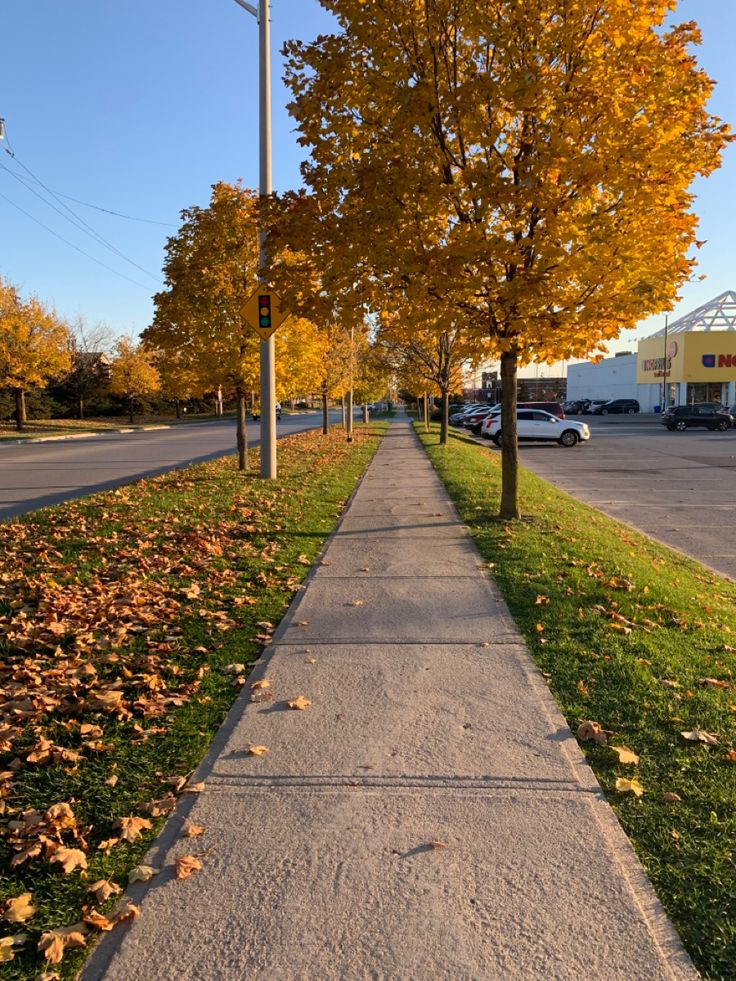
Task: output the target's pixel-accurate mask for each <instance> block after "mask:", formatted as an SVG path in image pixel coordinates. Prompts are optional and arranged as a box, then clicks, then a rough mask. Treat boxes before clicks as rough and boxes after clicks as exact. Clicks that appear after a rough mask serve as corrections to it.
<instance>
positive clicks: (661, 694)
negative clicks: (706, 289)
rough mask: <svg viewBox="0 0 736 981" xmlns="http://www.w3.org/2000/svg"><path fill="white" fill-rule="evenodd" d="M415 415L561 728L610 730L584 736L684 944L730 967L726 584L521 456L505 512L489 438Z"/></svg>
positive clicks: (732, 896) (731, 648) (734, 884)
mask: <svg viewBox="0 0 736 981" xmlns="http://www.w3.org/2000/svg"><path fill="white" fill-rule="evenodd" d="M415 428H416V431H417V434H418V436H419V438H420V440H421V441H422V443H423V444H424V446H425V449H426V451H427V453H428V455H429V458H430V459H431V461H432V463H433V464H434V466H435V468H436V470H437V471H438V473H439V475H440V477H441V478H442V480H443V481H444V483H445V486H446V487H447V490H448V492H449V494H450V496H451V497H452V499H453V501H454V502H455V505H456V506H457V508H458V511H459V513H460V516H461V517H462V519H463V521H464V522H466V524H467V526H468V528H469V530H470V533H471V535H472V536H473V539H474V540H475V543H476V546H477V547H478V549H479V551H480V553H481V555H482V556H483V558H484V559H485V560H487V561H488V565H489V567H490V568H491V569H492V572H493V575H494V577H495V579H496V582H497V583H498V585H499V587H500V589H501V591H502V593H503V596H504V598H505V600H506V602H507V603H508V606H509V608H510V610H511V614H512V616H513V618H514V620H515V621H516V624H517V625H518V627H519V629H520V630H521V632H522V634H523V635H524V638H525V640H526V642H527V644H528V646H529V650H530V651H531V653H532V656H533V657H534V659H535V660H536V662H537V664H538V665H539V667H540V669H541V671H542V672H543V673H544V676H545V678H546V679H547V681H548V684H549V686H550V689H551V690H552V692H553V694H554V696H555V698H556V700H557V703H558V705H559V707H560V709H561V711H562V713H563V715H564V716H565V718H566V719H567V722H568V724H569V725H570V727H571V728H572V730H573V732H576V731H577V730H578V727H579V726H580V725H581V723H583V722H585V721H589V720H592V721H594V722H597V723H598V724H599V725H600V726H601V728H602V729H603V730H606V731H607V733H608V740H607V745H603V744H601V745H598V744H596V743H595V742H593V741H584V742H581V748H582V750H583V752H584V753H585V755H586V757H587V759H588V762H589V763H590V765H591V766H592V767H593V770H594V771H595V774H596V777H597V778H598V780H599V782H600V784H601V786H602V787H603V789H604V791H605V793H606V795H607V797H608V799H609V801H610V803H611V805H612V806H613V808H614V810H615V812H616V814H617V816H618V819H619V821H620V822H621V824H622V825H623V827H624V829H625V831H626V833H627V834H628V836H629V838H630V840H631V842H632V843H633V845H634V848H635V849H636V851H637V853H638V855H639V858H640V859H641V861H642V863H643V865H644V866H645V868H646V870H647V872H648V874H649V876H650V878H651V880H652V882H653V883H654V886H655V889H656V891H657V895H658V896H659V898H660V900H661V901H662V903H663V905H664V906H665V908H666V910H667V912H668V914H669V916H670V917H671V919H672V921H673V922H674V924H675V926H676V928H677V930H678V932H679V934H680V936H681V937H682V940H683V943H684V944H685V947H686V948H687V950H688V952H689V953H690V956H691V957H692V959H693V961H694V962H695V964H696V965H697V967H698V968H699V970H700V971H701V972H702V973H703V975H704V977H706V978H710V979H733V978H734V977H735V976H736V973H735V972H736V968H735V967H734V965H736V916H734V907H735V903H736V854H735V849H736V806H735V805H736V690H734V671H735V670H736V585H735V584H734V583H732V582H731V581H730V580H727V579H724V578H721V577H720V576H718V575H717V574H716V573H714V572H712V571H710V570H709V569H706V568H705V567H704V566H702V565H700V564H699V563H698V562H696V561H694V560H691V559H689V558H687V557H685V556H683V555H681V554H679V553H677V552H675V551H673V550H672V549H669V548H667V547H666V546H664V545H660V544H658V543H656V542H654V541H653V540H651V539H649V538H647V537H646V536H645V535H642V534H639V533H638V532H636V531H633V530H632V529H631V528H629V527H628V526H625V525H623V524H620V523H619V522H617V521H615V520H613V519H612V518H609V517H607V516H606V515H604V514H602V513H601V512H599V511H596V510H595V509H594V508H591V507H589V506H588V505H586V504H582V503H580V502H578V501H576V500H574V499H573V498H571V497H569V496H568V495H567V494H565V493H563V492H562V491H559V490H557V489H556V488H555V487H553V486H552V485H550V484H548V483H546V482H545V481H543V480H541V479H540V478H539V477H537V476H536V475H534V474H533V473H530V472H529V471H527V470H523V469H522V471H521V500H522V510H523V512H524V518H523V519H522V520H521V521H514V522H505V521H501V520H500V519H499V518H498V517H496V515H497V513H498V507H499V501H500V490H501V467H500V454H499V453H498V452H496V451H494V450H491V449H490V448H489V449H486V448H485V447H482V446H479V445H478V444H477V443H476V442H474V441H472V440H470V439H468V438H467V437H466V436H464V435H461V434H458V433H451V435H450V440H449V443H448V445H447V446H444V447H443V446H440V445H439V443H438V427H437V426H433V429H432V432H430V433H429V434H425V433H424V432H423V426H420V425H418V424H415ZM555 451H556V450H552V452H555ZM559 452H563V453H573V454H574V453H575V452H579V451H578V450H568V449H564V450H563V449H560V450H559ZM729 533H730V532H729ZM683 732H687V733H689V734H691V736H692V737H694V738H691V739H687V738H685V737H684V736H683V735H682V733H683ZM696 733H697V734H698V735H695V734H696ZM706 738H707V740H708V741H705V742H704V741H701V739H706ZM611 746H619V747H621V746H623V747H627V748H628V749H630V750H632V751H633V752H634V753H635V754H637V755H638V756H639V758H640V759H639V762H638V764H636V765H632V764H627V765H624V764H622V763H620V762H619V759H618V754H616V753H615V752H614V751H613V750H612V749H611ZM632 779H635V780H637V781H638V782H639V783H640V784H641V787H643V790H644V793H643V794H642V795H641V796H639V797H637V796H636V794H635V792H632V791H631V790H629V791H625V790H623V789H622V788H625V787H626V786H627V785H626V784H619V790H617V787H616V784H617V780H626V781H630V780H632ZM591 915H592V916H605V910H591Z"/></svg>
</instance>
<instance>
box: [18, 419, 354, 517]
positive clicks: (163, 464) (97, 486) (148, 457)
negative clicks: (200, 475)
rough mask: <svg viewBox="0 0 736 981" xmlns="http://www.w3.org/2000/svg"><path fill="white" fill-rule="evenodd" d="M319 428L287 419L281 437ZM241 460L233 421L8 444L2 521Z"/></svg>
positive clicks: (252, 434)
mask: <svg viewBox="0 0 736 981" xmlns="http://www.w3.org/2000/svg"><path fill="white" fill-rule="evenodd" d="M334 418H336V416H335V414H334V413H333V421H334ZM321 425H322V416H321V414H320V413H318V412H304V413H295V414H293V415H292V414H288V415H287V414H285V415H284V416H282V418H281V421H280V422H279V423H278V424H277V433H278V435H279V436H285V435H289V434H291V433H296V432H302V431H304V430H305V429H314V428H316V427H318V426H321ZM247 431H248V440H249V443H250V445H251V446H257V445H259V443H260V425H259V423H255V422H252V421H251V422H249V423H248V426H247ZM235 452H236V450H235V420H234V419H220V420H213V421H212V422H207V423H193V424H191V425H186V424H184V425H177V426H171V427H162V428H158V429H148V430H134V431H132V432H120V433H117V432H106V433H99V434H98V435H95V436H88V437H85V438H83V439H79V438H76V439H64V440H48V441H45V440H43V441H42V440H24V441H21V442H10V441H3V442H0V521H3V520H7V519H8V518H13V517H16V516H17V515H20V514H25V513H27V512H28V511H35V510H37V509H38V508H41V507H48V506H49V505H52V504H59V503H60V502H61V501H68V500H71V499H73V498H77V497H83V496H85V495H87V494H94V493H96V492H97V491H103V490H111V489H112V488H114V487H119V486H120V485H121V484H126V483H129V482H130V481H132V480H137V479H139V478H141V477H153V476H155V475H156V474H159V473H165V472H166V471H167V470H174V469H175V468H176V467H185V466H189V465H190V464H193V463H202V462H204V461H205V460H213V459H216V458H217V457H220V456H227V455H228V454H230V453H235Z"/></svg>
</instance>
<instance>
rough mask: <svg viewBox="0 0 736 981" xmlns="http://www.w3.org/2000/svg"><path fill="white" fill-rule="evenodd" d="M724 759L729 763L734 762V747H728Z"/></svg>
mask: <svg viewBox="0 0 736 981" xmlns="http://www.w3.org/2000/svg"><path fill="white" fill-rule="evenodd" d="M726 759H727V760H728V762H729V763H736V749H730V750H729V751H728V752H727V753H726Z"/></svg>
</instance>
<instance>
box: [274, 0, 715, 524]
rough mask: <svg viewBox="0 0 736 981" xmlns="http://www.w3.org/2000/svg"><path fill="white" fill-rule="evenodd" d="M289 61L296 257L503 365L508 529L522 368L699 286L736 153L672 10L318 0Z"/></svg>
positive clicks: (687, 34) (514, 498)
mask: <svg viewBox="0 0 736 981" xmlns="http://www.w3.org/2000/svg"><path fill="white" fill-rule="evenodd" d="M322 5H323V6H324V7H325V8H326V9H327V10H328V11H330V12H331V13H332V14H334V16H335V17H336V18H337V22H338V25H339V30H338V31H337V32H336V33H334V34H330V35H327V36H322V37H320V38H318V39H317V40H316V41H314V42H312V43H302V42H299V41H292V42H290V43H289V44H287V46H286V54H287V76H286V80H287V84H288V85H289V86H290V88H291V91H292V93H293V101H292V104H291V106H290V111H291V112H292V115H293V116H294V117H295V118H296V120H297V123H298V127H299V130H300V133H301V142H302V143H303V144H304V145H305V146H307V147H309V148H310V152H311V159H310V160H309V161H308V162H307V163H306V164H305V165H304V166H303V168H302V170H303V176H304V179H305V182H306V185H307V192H304V193H299V194H295V195H291V196H290V197H289V196H287V198H286V199H285V213H286V214H287V215H288V216H289V222H290V224H291V228H292V231H293V233H294V245H295V247H296V246H298V247H299V248H301V249H302V250H304V251H305V252H307V251H309V250H310V249H313V250H315V251H316V252H317V253H318V254H319V256H320V259H321V261H323V262H325V261H326V262H327V263H328V265H329V266H330V269H331V275H332V276H333V279H335V280H336V279H337V278H338V277H339V276H340V275H342V277H343V281H344V282H355V280H356V279H359V280H360V281H361V282H372V283H377V284H380V286H381V288H382V289H384V290H386V291H388V292H389V293H396V294H399V295H401V297H402V302H404V303H406V304H411V303H415V302H416V303H418V304H419V305H420V307H421V308H424V307H425V305H426V303H427V302H428V301H431V302H432V303H433V304H434V310H435V314H436V323H437V324H438V326H439V327H440V329H442V324H443V322H444V323H445V324H446V323H455V322H458V320H459V318H462V321H461V322H462V329H463V330H464V331H465V332H467V333H468V334H469V335H470V336H471V337H476V338H478V339H480V338H486V339H488V341H489V342H490V345H491V354H492V355H493V356H494V357H498V359H499V360H500V362H501V378H502V391H503V397H502V401H503V417H504V420H505V422H504V426H503V454H502V456H503V459H502V469H503V488H502V494H501V515H502V516H503V517H506V518H511V517H517V516H518V515H519V513H520V512H519V502H518V447H517V441H516V390H517V370H518V367H519V366H520V365H524V364H526V363H529V362H531V361H537V362H540V361H554V360H557V359H567V358H571V357H573V356H579V357H585V356H588V355H591V354H592V353H594V352H596V351H599V350H602V349H603V348H604V345H605V341H606V340H607V339H609V338H613V337H616V336H617V335H618V333H619V332H620V331H621V330H622V329H623V328H627V327H633V326H634V325H635V324H636V323H637V322H638V321H639V320H640V319H641V318H643V317H645V316H647V315H649V314H652V313H655V312H658V311H661V310H663V309H667V308H668V307H669V306H671V304H672V301H673V299H674V297H675V296H676V293H677V289H678V287H679V286H680V285H681V284H682V282H683V281H684V280H685V279H686V278H687V277H688V276H689V275H690V274H691V271H692V269H693V265H694V259H693V258H692V256H691V255H690V249H691V247H692V246H693V244H694V243H695V229H696V224H697V222H696V218H695V216H694V214H693V213H692V210H691V206H692V202H693V195H692V192H691V191H690V190H689V187H690V185H691V183H692V180H693V178H694V177H695V176H696V175H707V174H709V173H710V172H711V171H712V170H713V169H714V168H716V167H717V166H718V164H719V159H720V152H721V150H722V148H723V146H724V143H725V142H726V141H727V140H728V139H729V138H730V136H729V133H728V130H727V127H726V126H724V125H723V124H721V123H720V121H719V120H717V119H716V118H714V117H713V116H712V115H710V114H709V113H708V112H707V111H706V108H705V106H706V103H707V100H708V98H709V96H710V93H711V89H712V85H713V83H712V81H711V80H710V79H709V78H708V76H707V75H706V74H705V72H703V71H702V70H701V69H699V68H698V65H697V63H696V59H695V57H694V55H693V53H692V47H693V45H696V44H697V42H698V40H699V35H698V30H697V27H696V26H695V25H694V24H692V23H689V24H684V25H679V26H667V25H665V23H664V22H665V17H666V16H667V14H668V12H670V11H672V10H673V9H674V8H675V6H676V3H675V0H610V2H608V3H606V4H605V5H603V4H601V3H600V2H599V0H577V2H575V3H569V2H565V0H529V2H528V3H524V4H520V3H517V2H512V0H495V2H493V3H488V4H478V3H477V2H475V0H419V2H417V0H395V2H392V3H391V4H383V3H365V2H363V0H322Z"/></svg>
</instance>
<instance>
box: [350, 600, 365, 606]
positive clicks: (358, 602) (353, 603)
mask: <svg viewBox="0 0 736 981" xmlns="http://www.w3.org/2000/svg"><path fill="white" fill-rule="evenodd" d="M348 606H365V600H360V599H357V600H351V601H350V603H349V604H348Z"/></svg>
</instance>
